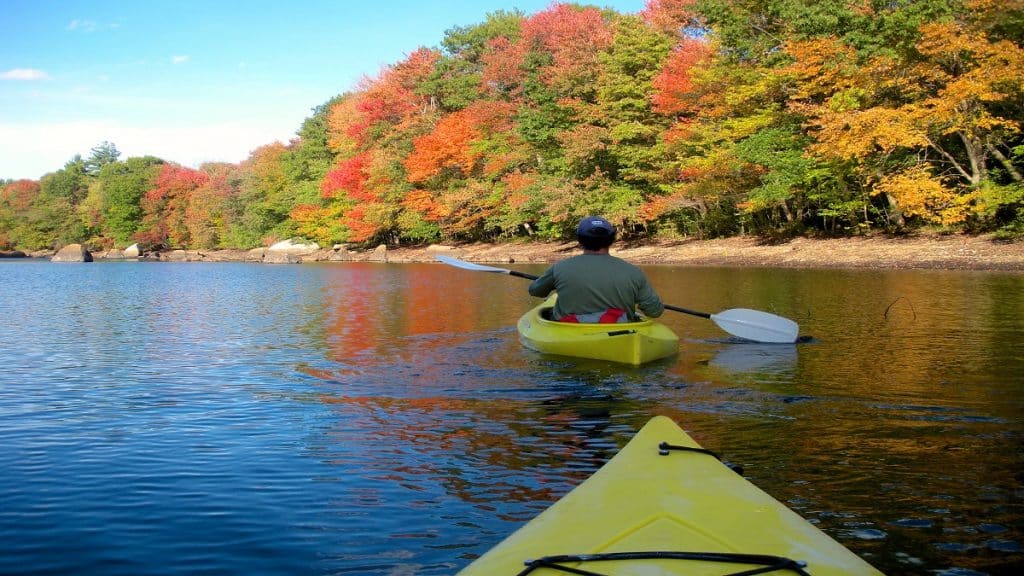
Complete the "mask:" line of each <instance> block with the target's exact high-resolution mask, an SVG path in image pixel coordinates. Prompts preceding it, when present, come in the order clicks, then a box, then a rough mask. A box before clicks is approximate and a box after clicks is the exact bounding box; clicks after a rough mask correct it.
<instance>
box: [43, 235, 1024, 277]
mask: <svg viewBox="0 0 1024 576" xmlns="http://www.w3.org/2000/svg"><path fill="white" fill-rule="evenodd" d="M611 252H612V254H613V255H615V256H618V257H620V258H623V259H624V260H627V261H629V262H632V263H634V264H642V265H653V264H664V265H687V266H726V267H729V266H737V267H763V268H835V269H941V270H991V271H1024V242H1021V241H1018V242H999V241H996V240H994V237H993V236H992V235H991V234H989V235H978V236H968V235H963V234H952V235H928V236H923V235H921V236H909V237H890V236H868V237H852V238H838V239H807V238H796V239H793V240H790V241H787V242H781V243H776V244H767V243H764V242H763V241H761V240H760V239H758V238H753V237H733V238H722V239H713V240H692V239H689V240H679V241H662V242H656V243H644V244H630V243H623V242H617V243H616V244H615V245H613V246H612V251H611ZM578 253H579V251H578V247H577V245H576V243H575V242H549V243H525V242H519V243H508V244H485V243H469V244H433V245H429V246H420V247H402V248H386V247H384V246H378V247H377V248H376V249H371V250H349V248H348V247H347V246H345V245H338V246H335V247H334V248H333V249H326V250H323V249H321V250H307V251H304V252H295V251H286V252H280V251H271V250H268V249H265V248H257V249H254V250H171V251H166V252H159V253H156V252H154V253H149V254H145V255H143V256H142V257H140V258H139V260H142V261H158V262H263V263H268V264H273V263H279V264H299V263H310V262H394V263H403V262H404V263H409V262H433V261H435V258H436V256H438V255H446V256H451V257H454V258H459V259H462V260H467V261H470V262H479V263H484V264H488V263H490V264H514V263H520V264H542V263H552V262H555V261H557V260H561V259H563V258H567V257H569V256H572V255H575V254H578ZM50 255H51V254H49V253H33V254H31V255H29V256H31V257H36V258H47V257H49V256H50ZM94 258H95V260H97V261H115V260H125V258H124V257H123V255H120V253H119V251H116V250H115V251H111V252H106V253H104V252H98V253H96V254H94ZM132 260H134V258H132Z"/></svg>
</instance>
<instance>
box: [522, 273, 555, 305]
mask: <svg viewBox="0 0 1024 576" xmlns="http://www.w3.org/2000/svg"><path fill="white" fill-rule="evenodd" d="M554 289H555V275H554V274H552V273H551V268H548V269H547V270H545V271H544V273H543V274H541V275H540V277H539V278H537V279H536V280H534V281H533V282H530V287H529V288H527V290H528V291H529V292H530V296H537V297H538V298H546V297H547V295H548V294H551V291H552V290H554Z"/></svg>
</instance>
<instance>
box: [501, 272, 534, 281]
mask: <svg viewBox="0 0 1024 576" xmlns="http://www.w3.org/2000/svg"><path fill="white" fill-rule="evenodd" d="M508 274H509V276H518V277H520V278H526V279H527V280H536V279H537V278H539V276H534V275H533V274H527V273H526V272H517V271H516V270H509V271H508Z"/></svg>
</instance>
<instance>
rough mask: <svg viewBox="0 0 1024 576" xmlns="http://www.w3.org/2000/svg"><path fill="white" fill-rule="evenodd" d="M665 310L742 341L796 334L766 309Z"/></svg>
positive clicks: (476, 268)
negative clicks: (704, 320)
mask: <svg viewBox="0 0 1024 576" xmlns="http://www.w3.org/2000/svg"><path fill="white" fill-rule="evenodd" d="M437 260H438V261H439V262H443V263H445V264H448V265H449V266H455V267H456V268H462V269H463V270H471V271H473V272H497V273H498V274H508V275H509V276H518V277H519V278H526V279H527V280H536V279H537V276H534V275H533V274H527V273H525V272H518V271H516V270H509V269H507V268H495V267H493V266H484V265H482V264H474V263H472V262H466V261H464V260H459V259H457V258H452V257H450V256H437ZM665 309H666V310H672V311H674V312H682V313H683V314H689V315H691V316H699V317H701V318H707V319H708V320H711V321H712V322H714V323H715V324H717V325H718V327H719V328H721V329H722V330H725V331H726V332H728V333H729V334H732V335H733V336H736V337H738V338H743V339H745V340H753V341H754V342H768V343H773V344H793V343H795V342H796V339H797V335H798V334H799V333H800V327H799V326H798V325H797V323H796V322H793V321H792V320H790V319H789V318H783V317H782V316H776V315H775V314H769V313H768V312H761V311H759V310H750V309H749V308H732V309H730V310H725V311H723V312H720V313H718V314H709V313H707V312H698V311H696V310H688V309H686V308H680V307H679V306H672V305H669V304H666V305H665Z"/></svg>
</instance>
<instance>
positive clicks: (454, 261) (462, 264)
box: [435, 256, 511, 274]
mask: <svg viewBox="0 0 1024 576" xmlns="http://www.w3.org/2000/svg"><path fill="white" fill-rule="evenodd" d="M435 258H437V261H438V262H443V263H445V264H447V265H449V266H455V267H456V268H462V269H463V270H472V271H474V272H500V273H501V274H508V273H509V272H511V270H506V269H505V268H494V267H493V266H484V265H483V264H474V263H472V262H466V261H465V260H459V259H458V258H452V257H451V256H435Z"/></svg>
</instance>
